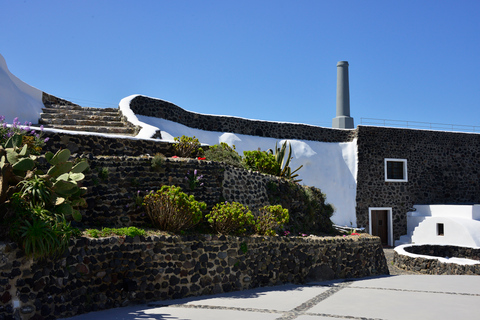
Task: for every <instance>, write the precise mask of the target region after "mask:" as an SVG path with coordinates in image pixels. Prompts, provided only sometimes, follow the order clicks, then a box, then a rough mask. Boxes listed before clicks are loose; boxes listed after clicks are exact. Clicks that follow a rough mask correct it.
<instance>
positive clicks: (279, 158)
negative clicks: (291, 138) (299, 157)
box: [269, 141, 303, 182]
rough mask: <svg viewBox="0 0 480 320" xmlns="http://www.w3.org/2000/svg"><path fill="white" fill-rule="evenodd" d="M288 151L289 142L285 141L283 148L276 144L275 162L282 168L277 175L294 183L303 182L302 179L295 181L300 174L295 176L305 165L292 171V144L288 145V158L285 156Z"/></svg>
mask: <svg viewBox="0 0 480 320" xmlns="http://www.w3.org/2000/svg"><path fill="white" fill-rule="evenodd" d="M269 151H270V152H272V150H269ZM286 151H287V141H285V142H284V143H283V144H282V147H281V148H279V147H278V145H277V143H275V154H274V155H275V161H276V162H277V163H278V164H279V166H280V169H279V172H278V174H277V175H278V176H280V177H285V178H287V179H289V180H293V182H300V181H302V179H295V178H296V177H298V174H295V172H297V171H298V170H300V169H301V168H302V167H303V165H301V166H300V167H298V168H297V169H295V170H294V171H292V169H291V168H290V161H291V160H292V159H293V157H292V145H291V144H290V143H289V144H288V155H287V156H285V154H286ZM272 153H273V152H272Z"/></svg>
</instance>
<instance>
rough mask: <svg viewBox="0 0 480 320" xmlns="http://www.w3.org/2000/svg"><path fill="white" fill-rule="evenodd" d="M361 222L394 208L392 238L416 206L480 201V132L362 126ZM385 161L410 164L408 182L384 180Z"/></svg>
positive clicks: (403, 230)
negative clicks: (379, 210) (370, 210)
mask: <svg viewBox="0 0 480 320" xmlns="http://www.w3.org/2000/svg"><path fill="white" fill-rule="evenodd" d="M357 130H358V140H357V146H358V174H357V197H356V201H357V224H358V225H359V226H360V227H367V228H368V208H369V207H391V208H392V214H393V229H394V230H393V233H394V239H398V238H399V237H400V235H403V234H406V233H407V218H406V213H407V211H409V208H412V207H413V205H414V204H473V203H480V134H469V133H458V132H441V131H428V130H412V129H398V128H384V127H366V126H359V127H358V128H357ZM385 158H397V159H406V160H407V171H408V182H386V181H385V171H384V170H385V169H384V168H385V165H384V160H385Z"/></svg>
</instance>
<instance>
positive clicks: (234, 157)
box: [205, 142, 245, 168]
mask: <svg viewBox="0 0 480 320" xmlns="http://www.w3.org/2000/svg"><path fill="white" fill-rule="evenodd" d="M205 158H206V159H207V160H209V161H217V162H223V163H226V164H229V165H231V166H235V167H240V168H243V167H245V165H244V164H243V162H242V157H241V156H240V155H239V154H238V152H237V151H235V146H234V145H233V146H232V147H230V146H229V145H228V144H226V143H225V142H221V143H220V144H216V145H213V146H211V147H210V148H208V150H207V151H205Z"/></svg>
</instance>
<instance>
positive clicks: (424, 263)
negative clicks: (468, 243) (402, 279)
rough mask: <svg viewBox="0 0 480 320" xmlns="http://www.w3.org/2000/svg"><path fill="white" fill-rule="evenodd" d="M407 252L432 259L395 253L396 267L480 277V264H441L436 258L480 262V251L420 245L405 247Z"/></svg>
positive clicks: (431, 272)
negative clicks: (464, 259)
mask: <svg viewBox="0 0 480 320" xmlns="http://www.w3.org/2000/svg"><path fill="white" fill-rule="evenodd" d="M404 250H405V251H407V252H410V253H413V254H419V255H427V256H432V258H431V259H428V258H424V257H409V256H406V255H401V254H398V253H397V252H396V251H395V252H394V258H393V261H394V263H395V265H396V266H398V267H399V268H402V269H405V270H411V271H415V272H421V273H425V274H469V275H480V264H476V265H460V264H456V263H444V262H440V261H438V260H437V259H434V257H442V258H444V257H450V258H466V259H472V260H478V261H479V262H480V249H478V248H477V249H475V248H466V247H457V246H436V245H418V246H411V247H405V248H404Z"/></svg>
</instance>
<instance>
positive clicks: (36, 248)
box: [0, 119, 88, 258]
mask: <svg viewBox="0 0 480 320" xmlns="http://www.w3.org/2000/svg"><path fill="white" fill-rule="evenodd" d="M0 120H1V119H0ZM2 121H3V120H2ZM2 128H3V129H2V130H3V131H5V130H7V129H6V126H2ZM8 130H11V131H9V132H8V134H7V135H10V136H9V138H8V139H7V140H6V141H5V142H2V145H1V146H0V170H1V175H0V222H1V223H2V224H3V225H2V226H1V228H0V231H1V234H0V236H1V237H4V236H5V235H6V234H7V233H9V234H10V236H11V237H12V238H13V239H15V240H16V241H17V242H19V243H20V245H21V246H22V247H23V248H24V249H25V253H26V254H27V255H29V256H33V257H35V258H42V257H45V256H49V255H57V254H61V253H62V252H63V251H64V250H65V248H66V247H67V246H68V244H69V241H70V237H71V236H72V235H75V234H77V233H78V230H76V229H75V228H73V227H72V226H71V225H70V222H68V221H69V220H70V219H71V218H73V219H75V220H77V221H79V220H80V219H81V214H80V212H79V211H78V210H77V209H78V208H79V207H81V206H85V205H86V202H85V200H84V199H83V198H82V195H83V194H84V193H85V192H86V188H82V187H80V186H79V185H78V183H79V182H80V181H81V180H83V179H84V177H85V176H84V175H83V173H82V172H83V171H85V170H86V169H87V168H88V164H87V162H85V161H81V162H78V163H73V162H71V161H68V159H69V158H70V151H69V150H68V149H64V150H60V151H58V152H57V153H56V154H53V153H52V152H47V153H46V154H45V160H46V161H47V163H48V164H49V165H50V167H49V168H48V171H47V173H46V174H45V173H44V172H42V171H41V170H39V169H37V162H36V160H37V157H36V156H33V155H31V154H30V149H31V148H35V147H36V144H35V139H39V138H40V136H38V137H37V136H35V138H33V139H25V137H26V134H27V133H28V132H27V131H26V130H25V129H19V128H18V123H17V122H16V121H15V122H14V125H13V126H12V127H10V128H8ZM12 130H13V131H12ZM28 137H30V136H28ZM43 142H45V140H44V141H43ZM36 148H37V149H35V150H34V151H38V150H39V149H38V147H36Z"/></svg>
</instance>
